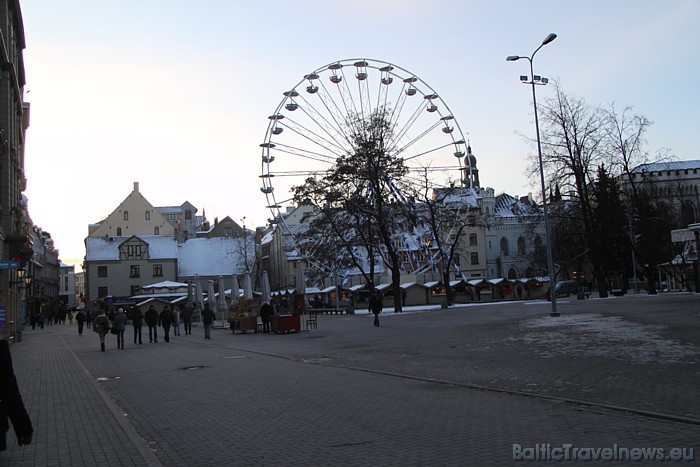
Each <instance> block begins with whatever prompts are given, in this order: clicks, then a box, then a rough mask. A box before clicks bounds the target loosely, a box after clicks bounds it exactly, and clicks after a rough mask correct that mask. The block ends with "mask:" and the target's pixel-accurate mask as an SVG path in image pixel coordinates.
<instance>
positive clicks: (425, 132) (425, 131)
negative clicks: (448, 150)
mask: <svg viewBox="0 0 700 467" xmlns="http://www.w3.org/2000/svg"><path fill="white" fill-rule="evenodd" d="M441 123H442V122H439V121H438V122H437V123H434V124H433V125H431V126H430V128H427V129H425V130H423V132H422V133H421V134H419V135H418V136H416V137H415V138H413V139H412V140H410V141H409V142H408V143H406V144H405V145H404V146H403V147H401V148H399V149H398V150H397V151H396V154H401V153H402V152H404V151H406V150H408V149H409V148H410V147H411V146H413V145H414V144H417V143H418V142H419V141H420V140H421V139H423V138H425V136H426V135H429V134H430V133H431V132H432V131H433V130H434V129H435V128H437V127H438V126H440V125H441ZM448 146H449V145H448ZM428 152H432V150H431V151H428ZM426 154H427V153H426ZM416 157H418V155H413V156H411V157H409V158H404V160H410V159H415V158H416Z"/></svg>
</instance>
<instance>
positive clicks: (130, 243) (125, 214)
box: [83, 183, 255, 309]
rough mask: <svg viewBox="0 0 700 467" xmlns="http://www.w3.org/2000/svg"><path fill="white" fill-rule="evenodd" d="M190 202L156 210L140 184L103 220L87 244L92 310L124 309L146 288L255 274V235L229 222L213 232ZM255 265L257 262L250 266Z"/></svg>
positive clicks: (228, 280)
mask: <svg viewBox="0 0 700 467" xmlns="http://www.w3.org/2000/svg"><path fill="white" fill-rule="evenodd" d="M196 213H197V208H196V207H194V206H193V205H192V204H190V203H189V202H185V203H183V204H182V205H181V206H170V207H155V206H153V205H152V204H151V203H150V202H148V200H147V199H146V198H145V197H144V196H143V195H142V194H141V193H140V191H139V184H138V183H134V189H133V191H132V192H131V193H130V194H129V195H128V196H127V197H126V198H125V199H124V201H122V202H121V203H120V204H119V206H118V207H117V208H116V209H115V210H114V211H113V212H112V213H111V214H110V215H109V216H108V217H107V218H106V219H104V220H102V221H100V222H99V223H96V224H92V225H90V226H89V228H88V231H89V235H88V237H87V238H86V239H85V250H86V255H85V264H84V292H83V293H84V297H85V303H86V306H87V307H88V309H92V308H94V307H95V306H98V305H99V303H112V304H118V303H124V304H127V302H128V301H129V297H132V296H135V295H139V294H140V293H141V289H142V287H144V286H147V285H151V284H154V283H159V282H165V281H173V282H182V281H186V280H194V279H195V277H198V278H199V280H200V282H201V285H202V286H205V285H207V284H206V281H210V280H211V281H215V283H217V284H218V281H217V279H218V277H219V276H221V277H223V278H224V279H225V281H224V282H225V284H230V283H231V282H232V275H233V274H234V273H235V274H243V273H244V272H245V271H246V258H247V257H248V256H247V253H249V258H250V259H249V263H250V264H249V265H248V270H250V271H251V272H253V268H252V266H253V265H254V260H255V243H254V237H253V236H252V235H244V234H243V232H244V231H243V229H242V228H241V227H240V226H239V225H238V224H236V223H235V222H234V221H233V220H231V219H230V218H229V217H226V218H224V219H223V220H222V221H221V222H219V221H218V220H216V221H215V222H214V225H213V226H211V225H210V224H209V222H208V221H207V220H206V218H205V217H204V216H202V217H197V216H196ZM250 260H252V262H251V261H250Z"/></svg>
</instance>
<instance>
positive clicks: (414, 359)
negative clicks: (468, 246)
mask: <svg viewBox="0 0 700 467" xmlns="http://www.w3.org/2000/svg"><path fill="white" fill-rule="evenodd" d="M558 305H559V311H560V312H561V316H560V317H557V318H552V317H550V316H549V312H550V309H551V308H550V304H549V303H548V302H545V301H531V302H504V303H496V304H483V305H475V306H463V307H454V308H450V309H447V310H440V309H437V310H421V311H409V312H406V313H402V314H393V313H386V312H385V313H382V316H381V326H380V327H379V328H376V327H374V326H373V325H372V319H373V318H372V316H370V315H366V314H363V315H360V314H358V315H321V316H320V317H319V325H318V330H316V331H303V332H301V333H298V334H294V333H292V334H285V335H275V334H254V333H253V334H251V333H248V334H235V335H233V334H232V333H231V331H229V330H227V329H226V330H225V329H219V330H215V331H214V332H213V335H212V339H211V340H204V334H203V330H202V328H201V327H195V328H194V330H193V334H192V335H189V336H185V335H181V336H178V337H172V338H171V341H170V342H169V343H165V342H163V340H162V338H161V339H159V342H158V343H152V344H151V343H148V342H147V340H148V339H146V341H144V344H142V345H134V344H132V342H133V341H132V336H133V334H132V329H131V328H128V329H127V333H126V336H127V338H126V342H127V344H126V349H125V350H117V349H116V338H115V336H112V335H109V336H107V340H108V344H107V351H106V352H101V351H100V349H99V340H98V337H97V335H96V334H95V333H93V332H92V331H90V330H89V329H88V330H86V331H85V332H84V335H82V336H79V335H78V332H77V325H68V324H66V325H53V326H47V327H45V328H44V329H43V330H40V329H36V330H31V329H26V330H25V332H24V334H23V339H22V342H21V343H16V344H15V345H13V346H12V354H13V360H14V365H15V372H16V375H17V378H18V381H19V384H20V388H21V391H22V394H23V397H24V400H25V404H26V405H27V409H28V411H29V413H30V416H31V418H32V421H33V423H34V428H35V435H34V440H33V442H32V444H30V445H29V446H21V447H20V446H17V442H16V439H15V438H14V433H13V431H12V429H11V430H10V432H9V433H8V450H7V451H5V452H3V453H0V465H13V466H14V465H27V466H30V465H32V466H33V465H37V466H38V465H41V466H78V465H88V466H93V465H95V466H97V465H110V466H116V465H134V466H234V465H260V466H294V465H300V466H304V465H314V466H316V465H319V466H331V465H332V466H336V465H343V466H346V465H348V466H352V465H357V466H367V465H378V466H386V465H401V466H405V465H421V466H436V465H454V466H462V465H508V464H511V463H513V457H514V453H516V457H518V456H519V457H523V458H525V459H527V458H528V456H529V457H533V456H540V458H539V460H537V459H536V460H534V461H528V460H524V461H520V462H517V464H519V465H542V464H549V465H560V464H562V465H580V464H584V465H629V464H634V465H637V464H640V462H634V461H630V460H626V461H624V460H619V459H618V460H617V461H616V460H600V459H601V458H602V459H607V458H608V457H610V456H615V455H617V456H620V455H622V456H624V455H626V453H630V454H629V455H632V456H652V457H653V459H655V460H656V461H658V460H659V459H662V458H663V457H665V456H667V455H669V454H670V453H673V454H674V455H679V456H680V457H681V460H680V461H672V460H667V461H666V462H663V463H662V464H664V465H676V464H680V465H692V464H697V463H698V461H697V460H691V459H689V456H690V448H693V449H694V451H693V455H694V456H695V458H697V456H698V449H700V366H699V363H698V362H699V361H700V358H699V357H700V295H695V294H685V293H679V294H662V295H655V296H649V295H630V296H626V297H619V298H618V297H615V298H609V299H594V298H592V299H589V300H576V299H575V298H573V299H560V300H559V302H558ZM568 445H572V447H570V448H564V446H568ZM556 448H562V451H561V452H563V451H566V452H567V453H568V454H569V455H570V456H571V454H572V453H574V452H575V453H576V455H577V456H579V460H578V461H570V462H553V461H546V460H545V458H544V457H542V456H547V455H548V453H553V452H554V453H557V452H560V451H556V450H555V451H553V449H556ZM575 448H580V449H579V450H578V451H574V449H575ZM584 448H592V449H584ZM635 448H645V449H646V450H644V451H641V450H635ZM653 448H664V449H665V451H664V452H661V451H659V450H656V451H654V450H653ZM671 448H684V449H681V450H680V451H671ZM601 449H602V451H601ZM606 449H607V450H606ZM627 450H629V451H627ZM611 453H612V454H611ZM596 455H597V456H599V460H598V461H592V462H586V461H585V459H586V458H587V457H591V456H596ZM606 456H608V457H606ZM641 464H648V463H646V462H642V463H641Z"/></svg>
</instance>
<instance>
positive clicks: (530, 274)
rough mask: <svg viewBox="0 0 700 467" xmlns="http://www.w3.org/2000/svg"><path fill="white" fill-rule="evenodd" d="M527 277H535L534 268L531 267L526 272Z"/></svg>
mask: <svg viewBox="0 0 700 467" xmlns="http://www.w3.org/2000/svg"><path fill="white" fill-rule="evenodd" d="M525 277H533V273H532V268H531V267H530V266H528V267H527V269H526V270H525Z"/></svg>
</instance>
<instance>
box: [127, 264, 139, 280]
mask: <svg viewBox="0 0 700 467" xmlns="http://www.w3.org/2000/svg"><path fill="white" fill-rule="evenodd" d="M129 277H141V267H140V266H139V265H138V264H132V265H131V266H129Z"/></svg>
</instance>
